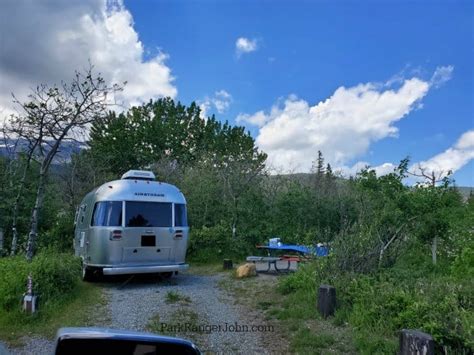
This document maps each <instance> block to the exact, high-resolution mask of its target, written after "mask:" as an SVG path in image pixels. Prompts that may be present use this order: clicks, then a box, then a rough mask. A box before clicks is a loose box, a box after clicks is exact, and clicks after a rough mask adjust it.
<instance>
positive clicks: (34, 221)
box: [26, 164, 46, 261]
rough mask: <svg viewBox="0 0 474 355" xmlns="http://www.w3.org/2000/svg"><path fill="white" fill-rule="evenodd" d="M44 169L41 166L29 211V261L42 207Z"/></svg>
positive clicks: (31, 257)
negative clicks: (31, 208)
mask: <svg viewBox="0 0 474 355" xmlns="http://www.w3.org/2000/svg"><path fill="white" fill-rule="evenodd" d="M43 165H44V164H43ZM45 175H46V169H45V168H44V167H43V166H42V167H41V170H40V176H39V181H38V190H37V191H36V201H35V206H34V207H33V212H32V213H31V220H30V233H29V234H28V244H27V248H26V259H27V260H28V261H31V259H33V255H34V252H35V247H36V238H37V236H38V217H39V212H40V210H41V208H42V207H43V197H44V183H45Z"/></svg>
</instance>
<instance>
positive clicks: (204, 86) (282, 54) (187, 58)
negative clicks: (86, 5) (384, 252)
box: [125, 1, 474, 185]
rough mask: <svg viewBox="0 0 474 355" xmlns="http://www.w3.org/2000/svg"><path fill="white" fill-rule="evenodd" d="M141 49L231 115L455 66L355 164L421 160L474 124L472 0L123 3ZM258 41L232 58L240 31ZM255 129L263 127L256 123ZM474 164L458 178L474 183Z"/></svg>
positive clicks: (189, 92) (181, 87)
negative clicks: (222, 96)
mask: <svg viewBox="0 0 474 355" xmlns="http://www.w3.org/2000/svg"><path fill="white" fill-rule="evenodd" d="M125 6H126V8H127V9H128V10H129V11H130V12H131V14H132V15H133V19H134V21H135V25H134V27H135V29H136V31H137V32H138V33H139V35H140V39H141V40H142V41H143V43H144V45H145V47H146V48H147V49H148V50H150V51H152V53H153V51H155V50H156V49H157V48H161V50H162V51H164V52H165V53H167V54H169V59H168V60H167V64H168V65H169V66H170V67H171V69H172V75H173V76H174V77H175V84H176V86H177V88H178V96H177V98H178V99H179V100H182V101H183V102H185V103H189V102H191V101H193V100H204V98H205V97H206V96H211V95H212V94H213V93H214V92H216V91H218V90H225V91H226V92H228V93H230V94H231V95H232V102H231V104H230V105H229V109H228V110H227V111H225V112H223V113H217V112H215V110H214V111H212V110H211V112H214V113H216V115H217V117H218V118H219V119H223V120H229V121H230V122H233V123H235V118H236V117H237V116H238V115H239V114H240V113H249V114H252V113H254V112H257V111H259V110H266V111H268V110H270V109H271V107H272V105H274V104H275V103H276V102H277V101H278V99H279V98H286V97H288V95H290V94H294V95H297V96H298V98H301V99H304V100H306V101H307V102H308V103H309V104H310V105H314V104H317V103H318V102H319V101H321V100H325V99H327V98H328V97H330V96H331V95H332V94H333V93H334V91H335V90H336V89H337V88H338V87H340V86H345V87H352V86H355V85H357V84H359V83H367V82H379V83H380V82H386V81H387V80H389V79H390V78H392V77H393V76H395V75H403V76H404V77H406V78H410V77H412V76H416V77H419V78H421V79H425V80H428V79H429V78H430V77H431V75H432V74H433V72H434V71H435V69H436V67H439V66H447V65H451V66H453V67H454V70H453V73H452V77H451V79H450V80H449V81H447V82H446V83H445V84H444V85H442V86H441V87H440V88H438V89H434V90H430V91H429V92H428V94H427V95H426V96H425V97H424V98H423V99H422V100H421V103H422V105H423V107H422V108H418V109H415V110H413V111H412V112H410V113H409V114H408V115H407V116H406V117H404V118H403V119H401V120H400V121H399V122H397V123H396V124H395V126H396V127H398V129H399V132H398V137H386V138H384V139H380V140H378V141H376V142H374V143H373V144H371V145H370V148H369V149H368V150H367V153H365V154H362V155H360V156H358V157H357V158H354V159H351V160H350V161H348V162H347V163H348V164H349V165H350V164H351V163H355V162H356V161H366V162H369V163H370V164H371V165H374V166H375V165H379V164H382V163H385V162H394V163H396V162H397V161H399V160H400V159H401V158H403V157H405V156H406V155H410V156H411V157H412V160H413V161H422V160H427V159H429V158H431V157H432V156H434V155H436V154H438V153H441V152H442V151H444V150H446V149H448V148H449V147H450V146H452V145H453V144H454V143H455V142H456V140H457V139H458V138H459V137H460V136H461V135H462V134H463V133H464V132H466V131H468V130H470V129H473V128H474V122H473V119H474V118H473V117H474V104H473V92H474V91H473V89H474V87H473V80H474V79H473V78H474V72H473V63H474V51H473V48H474V47H473V44H474V43H473V14H474V8H473V3H472V2H468V1H464V2H453V1H450V2H432V3H431V4H430V5H429V6H428V5H427V3H426V2H421V1H419V2H413V1H410V2H408V1H402V2H384V4H381V3H380V2H375V1H357V2H356V1H346V2H340V1H334V2H329V1H325V2H322V1H320V2H317V1H297V2H292V1H277V2H274V1H273V2H269V1H259V2H256V1H242V2H230V1H224V2H219V1H201V2H189V1H173V2H172V1H163V2H159V1H154V2H146V1H125ZM239 37H245V38H248V39H256V40H257V44H258V49H257V50H255V51H254V52H251V53H245V54H242V55H241V56H240V57H238V56H237V55H236V46H235V42H236V39H237V38H239ZM248 128H249V129H250V131H251V132H252V134H253V135H254V136H256V135H257V134H258V128H257V127H255V126H252V125H248ZM473 170H474V163H473V162H472V160H471V162H470V163H468V164H467V165H465V166H464V167H463V168H462V169H461V170H459V171H457V172H456V174H455V178H456V181H457V182H458V183H459V184H468V185H474V174H473Z"/></svg>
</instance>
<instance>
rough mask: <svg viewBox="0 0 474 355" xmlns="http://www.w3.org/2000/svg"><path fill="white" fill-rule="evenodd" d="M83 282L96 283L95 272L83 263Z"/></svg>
mask: <svg viewBox="0 0 474 355" xmlns="http://www.w3.org/2000/svg"><path fill="white" fill-rule="evenodd" d="M81 276H82V281H89V282H90V281H94V270H91V269H90V268H89V267H88V266H87V265H85V264H84V263H82V274H81Z"/></svg>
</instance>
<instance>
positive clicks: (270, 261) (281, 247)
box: [247, 243, 327, 272]
mask: <svg viewBox="0 0 474 355" xmlns="http://www.w3.org/2000/svg"><path fill="white" fill-rule="evenodd" d="M257 249H260V250H266V251H267V255H268V256H248V257H247V261H248V262H253V263H254V264H256V263H257V262H260V263H267V270H265V271H261V272H268V271H270V269H271V266H272V265H273V267H274V269H275V271H277V272H280V271H290V266H291V262H292V261H293V262H296V263H299V262H302V261H307V260H309V259H311V258H312V257H314V256H325V255H327V248H324V247H322V248H321V247H317V248H316V250H315V251H313V250H312V249H310V248H309V247H307V246H303V245H290V244H281V243H280V244H278V245H257ZM276 251H284V252H293V253H297V255H281V256H272V252H276ZM278 261H286V262H287V266H286V268H285V267H283V268H279V267H278V265H277V263H278Z"/></svg>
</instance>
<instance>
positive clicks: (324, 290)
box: [318, 285, 336, 318]
mask: <svg viewBox="0 0 474 355" xmlns="http://www.w3.org/2000/svg"><path fill="white" fill-rule="evenodd" d="M335 310H336V289H335V288H334V287H333V286H329V285H321V286H319V292H318V311H319V314H321V316H322V317H323V318H327V317H329V316H332V315H333V314H334V311H335Z"/></svg>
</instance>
